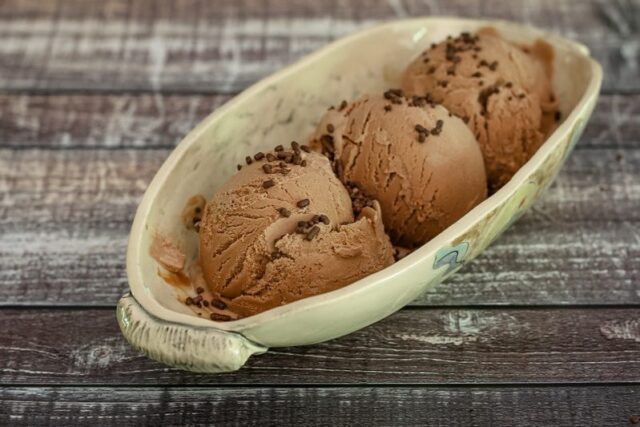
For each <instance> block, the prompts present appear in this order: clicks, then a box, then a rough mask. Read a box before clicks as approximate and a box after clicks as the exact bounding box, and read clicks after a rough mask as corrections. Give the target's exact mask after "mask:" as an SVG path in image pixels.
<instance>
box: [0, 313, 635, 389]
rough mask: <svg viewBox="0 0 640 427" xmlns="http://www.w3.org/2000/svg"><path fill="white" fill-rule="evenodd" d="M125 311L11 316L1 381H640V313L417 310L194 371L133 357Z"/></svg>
mask: <svg viewBox="0 0 640 427" xmlns="http://www.w3.org/2000/svg"><path fill="white" fill-rule="evenodd" d="M114 314H115V312H114V310H112V309H100V310H95V309H94V310H45V309H39V310H29V309H20V310H14V309H3V310H0V321H1V322H0V323H1V324H3V325H10V327H8V328H3V330H2V331H0V354H1V355H2V357H0V383H2V384H4V385H20V384H31V385H47V384H59V385H64V384H69V385H74V384H83V385H91V384H96V385H100V384H105V385H107V384H111V385H114V384H118V385H133V384H139V385H172V384H181V385H206V384H211V385H216V386H222V385H225V384H249V385H257V384H274V383H278V384H334V385H337V384H354V383H367V384H385V383H386V384H489V383H491V384H499V383H509V384H512V383H527V382H545V383H553V384H556V383H563V382H589V383H598V382H639V381H640V308H625V309H622V308H609V309H602V308H598V309H527V310H524V309H504V310H503V309H482V310H442V309H434V310H430V309H407V310H401V311H400V312H398V313H396V314H394V315H393V316H391V317H389V318H387V319H385V320H383V321H381V322H378V323H377V324H375V325H372V326H370V327H368V328H365V329H362V330H360V331H358V332H355V333H353V334H351V335H348V336H346V337H343V338H340V339H337V340H333V341H330V342H327V343H323V344H318V345H314V346H307V347H290V348H282V349H273V350H270V351H269V352H268V353H267V354H265V355H261V356H255V357H253V358H251V359H250V360H249V362H248V363H247V365H246V366H245V367H244V368H242V369H241V370H240V371H238V372H235V373H230V374H224V375H202V374H192V373H187V372H183V371H179V370H177V369H173V368H168V367H166V366H164V365H161V364H159V363H157V362H154V361H152V360H150V359H147V358H146V357H144V356H142V355H139V354H138V353H137V352H136V351H134V350H133V349H131V348H130V347H129V345H128V344H127V343H126V342H125V340H124V338H123V337H122V336H121V335H120V333H119V330H118V326H117V324H116V321H115V318H114Z"/></svg>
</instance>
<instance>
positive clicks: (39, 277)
mask: <svg viewBox="0 0 640 427" xmlns="http://www.w3.org/2000/svg"><path fill="white" fill-rule="evenodd" d="M419 15H455V16H467V17H500V18H505V19H512V20H517V21H523V22H527V23H531V24H533V25H537V26H540V27H543V28H547V29H549V30H552V31H555V32H557V33H559V34H563V35H565V36H568V37H571V38H574V39H576V40H579V41H581V42H583V43H584V44H586V45H588V46H589V47H590V48H591V50H592V52H593V54H594V56H595V57H596V58H597V59H598V60H599V61H600V62H601V63H602V65H603V67H604V72H605V81H604V86H603V90H602V95H601V97H600V100H599V103H598V106H597V108H596V111H595V113H594V116H593V118H592V119H591V122H590V123H589V126H588V128H587V130H586V131H585V135H584V136H583V138H582V139H581V141H580V142H579V144H578V145H577V147H576V149H575V151H574V152H573V153H572V155H571V156H570V158H569V159H568V161H567V163H566V165H565V166H564V168H563V170H562V172H561V173H560V175H559V177H558V179H557V181H556V182H555V184H554V185H553V186H552V187H551V188H550V189H549V190H548V191H547V193H546V195H545V196H544V197H543V198H542V200H541V201H539V202H538V203H537V204H536V205H535V206H534V207H533V208H532V210H531V211H530V212H528V213H527V214H526V215H525V216H524V217H523V218H522V219H521V220H520V221H519V222H518V223H516V224H515V225H514V226H513V227H512V228H511V229H510V230H509V231H508V232H507V233H505V234H504V235H503V237H501V238H500V239H499V241H497V242H496V243H495V244H493V245H492V246H491V247H490V248H489V249H488V250H487V251H486V253H485V254H483V255H482V256H480V257H479V258H478V259H477V260H476V261H474V262H472V263H470V264H469V265H468V266H466V267H465V268H464V269H463V270H462V271H461V272H460V273H458V274H457V275H456V276H455V277H453V278H452V279H450V280H448V281H447V282H446V283H444V284H442V285H440V286H438V287H436V288H435V289H433V290H431V291H430V292H428V293H427V294H425V295H424V296H423V297H421V298H420V299H418V300H416V301H415V302H414V303H413V304H411V305H410V306H408V307H407V308H405V309H404V310H402V311H400V312H398V313H397V314H395V315H393V316H391V317H389V318H387V319H385V320H383V321H381V322H379V323H377V324H375V325H373V326H370V327H368V328H365V329H363V330H361V331H359V332H356V333H353V334H351V335H349V336H346V337H344V338H341V339H337V340H334V341H331V342H327V343H324V344H319V345H314V346H309V347H297V348H283V349H274V350H271V351H269V353H268V354H266V355H262V356H257V357H253V358H252V359H250V361H249V363H248V364H247V366H246V367H244V368H243V369H242V370H240V371H239V372H236V373H231V374H224V375H199V374H191V373H187V372H183V371H180V370H177V369H172V368H168V367H165V366H163V365H161V364H159V363H156V362H154V361H152V360H149V359H147V358H146V357H144V356H142V355H140V354H138V353H137V352H136V351H134V350H132V349H131V348H130V347H129V346H128V344H127V343H126V342H125V340H124V339H123V337H122V336H121V334H120V332H119V330H118V326H117V324H116V320H115V310H114V307H115V303H116V301H117V300H118V298H119V296H120V295H122V294H123V293H124V292H125V291H126V289H127V280H126V276H125V263H124V257H125V247H126V242H127V235H128V232H129V227H130V225H131V221H132V219H133V215H134V211H135V209H136V206H137V204H138V202H139V200H140V197H141V195H142V194H143V192H144V190H145V188H146V186H147V184H148V183H149V181H150V180H151V178H152V177H153V175H154V173H155V171H156V170H157V169H158V167H159V166H160V164H161V163H162V162H163V160H164V159H165V158H166V157H167V155H168V154H169V153H170V151H171V150H172V149H173V147H174V146H175V144H176V143H177V142H178V141H179V140H180V138H181V137H182V136H184V135H185V133H186V132H187V131H189V130H190V129H191V128H192V127H193V126H194V125H195V124H196V123H198V122H199V121H200V120H201V119H202V118H203V117H204V116H205V115H207V114H208V113H209V112H210V111H212V110H213V109H215V108H217V107H218V106H220V105H221V104H223V103H224V102H225V101H227V100H228V99H229V98H230V97H232V96H233V95H235V94H236V93H238V92H239V91H241V90H242V89H243V88H245V87H246V86H247V85H249V84H251V83H252V82H254V81H256V80H257V79H259V78H261V77H263V76H266V75H268V74H270V73H271V72H273V71H275V70H278V69H280V68H281V67H283V66H284V65H286V64H289V63H291V62H293V61H295V60H296V59H297V58H299V57H301V56H302V55H304V54H306V53H308V52H311V51H313V50H315V49H317V48H319V47H321V46H323V45H325V44H326V43H328V42H330V41H331V40H333V39H335V38H337V37H339V36H341V35H343V34H347V33H349V32H352V31H354V30H357V29H359V28H363V27H366V26H369V25H372V24H375V23H377V22H381V21H384V20H388V19H394V18H396V17H407V16H419ZM639 57H640V1H639V0H626V1H618V2H601V3H594V2H590V1H578V0H571V1H562V0H535V1H507V0H504V1H482V2H481V1H463V0H456V1H418V0H415V1H414V0H388V1H386V2H369V1H364V0H357V1H346V0H343V1H340V0H334V1H329V2H320V1H307V2H302V1H288V0H270V1H257V0H219V1H215V2H214V1H197V0H179V1H152V0H132V1H128V0H121V1H118V0H91V1H87V0H85V1H83V0H62V1H46V2H45V1H38V0H32V1H28V0H4V1H0V296H1V298H0V325H1V327H0V384H1V385H2V388H1V389H0V425H33V424H52V425H65V426H66V425H73V424H91V425H101V424H117V425H119V426H121V425H129V424H142V423H151V424H160V423H167V424H178V425H180V424H194V423H210V422H211V423H216V424H226V423H234V422H238V423H240V422H242V423H243V424H250V423H251V422H253V423H259V422H262V423H268V424H271V425H282V424H285V423H297V424H300V425H304V424H310V423H319V424H324V425H340V424H356V425H390V424H400V425H427V424H451V425H465V426H466V425H487V424H504V425H527V426H529V425H599V426H605V425H629V424H631V423H633V422H636V421H638V418H634V417H636V416H640V229H639V225H640V63H639V61H640V60H639Z"/></svg>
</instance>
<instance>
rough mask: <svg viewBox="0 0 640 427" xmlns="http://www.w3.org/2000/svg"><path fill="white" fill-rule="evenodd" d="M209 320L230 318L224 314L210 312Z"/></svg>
mask: <svg viewBox="0 0 640 427" xmlns="http://www.w3.org/2000/svg"><path fill="white" fill-rule="evenodd" d="M211 320H213V321H215V322H228V321H229V320H231V317H230V316H227V315H226V314H220V313H211Z"/></svg>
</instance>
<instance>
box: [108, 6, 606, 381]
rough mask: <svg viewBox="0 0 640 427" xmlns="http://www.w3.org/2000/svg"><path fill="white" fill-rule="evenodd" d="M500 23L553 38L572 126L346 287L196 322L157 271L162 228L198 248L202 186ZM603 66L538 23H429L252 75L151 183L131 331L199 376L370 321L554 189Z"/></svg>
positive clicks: (133, 251)
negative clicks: (444, 223)
mask: <svg viewBox="0 0 640 427" xmlns="http://www.w3.org/2000/svg"><path fill="white" fill-rule="evenodd" d="M485 26H492V27H495V28H496V29H497V30H498V31H499V32H500V33H501V35H502V36H503V37H505V38H507V39H509V40H512V41H514V42H519V43H531V42H533V41H535V40H536V39H538V38H542V39H544V40H546V41H547V42H548V43H549V44H551V45H552V46H553V48H554V50H555V60H554V70H555V72H554V81H553V86H554V89H555V93H556V95H557V98H558V99H559V103H560V110H561V112H562V117H563V121H562V122H561V123H560V125H559V126H558V127H557V129H556V130H555V131H554V132H553V134H552V135H550V136H549V138H548V139H547V141H546V142H545V143H544V145H542V147H541V148H540V149H539V150H538V152H537V153H536V154H535V155H534V156H533V158H531V160H529V162H527V164H525V165H524V166H523V167H522V168H521V169H520V170H519V171H518V173H517V174H516V175H515V176H514V177H513V179H511V181H510V182H509V183H507V184H506V185H505V186H504V187H503V188H502V189H500V190H499V191H498V192H497V193H495V194H494V195H492V196H491V197H489V198H488V199H487V200H485V201H484V202H482V203H481V204H480V205H478V206H476V207H475V208H474V209H473V210H472V211H470V212H469V213H467V214H466V215H465V216H464V217H463V218H461V219H460V220H459V221H457V222H456V223H455V224H453V225H452V226H450V227H449V228H448V229H446V230H445V231H443V232H442V233H441V234H440V235H438V236H437V237H436V238H434V239H433V240H431V241H430V242H428V243H427V244H425V245H424V246H422V247H420V248H419V249H417V250H416V251H414V252H413V253H411V254H410V255H409V256H407V257H406V258H404V259H402V260H400V261H398V262H396V263H395V264H393V265H391V266H390V267H387V268H386V269H384V270H382V271H380V272H378V273H375V274H372V275H370V276H368V277H366V278H364V279H362V280H359V281H358V282H356V283H353V284H351V285H348V286H346V287H344V288H342V289H339V290H336V291H333V292H329V293H326V294H323V295H318V296H315V297H311V298H307V299H303V300H300V301H297V302H294V303H292V304H288V305H285V306H281V307H278V308H275V309H272V310H269V311H266V312H264V313H261V314H258V315H255V316H252V317H248V318H244V319H240V320H236V321H231V322H213V321H211V320H209V319H204V318H202V317H198V316H197V315H196V314H195V313H194V312H193V311H191V310H190V309H189V308H188V307H186V306H185V305H184V303H182V302H180V301H179V300H178V296H177V294H176V289H175V288H174V287H172V286H169V285H168V284H167V283H165V282H164V280H163V279H162V278H161V277H159V275H158V264H157V262H156V261H155V260H154V259H152V258H151V256H150V255H149V247H150V243H151V239H152V238H153V236H154V234H155V233H157V232H161V233H162V234H163V235H167V236H170V237H171V239H173V240H174V241H175V242H177V244H178V245H179V246H180V247H181V248H182V249H183V250H184V251H185V252H186V254H187V258H188V259H194V258H195V257H196V256H197V246H198V245H197V236H196V235H195V233H193V232H188V231H187V230H186V229H185V227H184V226H183V223H182V221H181V212H182V209H183V208H184V206H185V204H186V202H187V200H188V199H189V198H190V197H191V196H193V195H194V194H202V195H204V196H205V197H207V198H210V197H211V196H212V195H213V193H214V192H215V191H216V189H217V188H219V187H220V186H221V185H222V183H223V182H224V181H225V180H226V179H227V178H228V177H229V176H231V175H232V174H233V173H234V172H235V165H236V164H238V163H242V159H244V157H245V156H246V155H247V153H254V152H257V151H259V150H266V149H268V148H270V147H272V146H273V145H274V144H277V143H287V142H288V141H290V140H294V139H295V140H302V139H304V138H306V136H307V135H309V134H310V133H311V131H312V130H313V129H314V126H315V124H316V122H317V121H318V120H319V119H320V117H321V116H322V114H323V113H324V111H325V110H326V108H327V106H329V105H332V104H336V103H339V102H340V100H342V99H354V98H356V97H358V96H360V95H363V94H366V93H376V92H381V91H383V90H385V89H388V88H391V87H399V81H400V76H401V73H402V71H403V70H404V68H405V67H406V65H407V64H409V62H410V61H411V59H413V58H414V57H415V56H416V55H418V54H419V53H420V52H421V51H422V50H424V49H425V48H426V47H428V46H429V44H431V43H432V42H437V41H441V40H443V39H444V38H446V36H448V35H456V34H458V33H460V32H461V31H475V30H477V29H479V28H481V27H485ZM601 80H602V71H601V68H600V66H599V65H598V63H597V62H595V61H594V60H593V59H592V58H591V57H590V56H589V52H588V49H587V48H586V47H584V46H582V45H580V44H577V43H575V42H572V41H569V40H565V39H563V38H561V37H558V36H555V35H550V34H546V33H544V32H543V31H541V30H538V29H535V28H532V27H528V26H523V25H518V24H514V23H508V22H503V21H481V20H467V19H456V18H420V19H410V20H401V21H394V22H390V23H387V24H383V25H379V26H376V27H373V28H371V29H368V30H364V31H361V32H358V33H356V34H353V35H350V36H348V37H345V38H342V39H340V40H338V41H336V42H334V43H332V44H330V45H329V46H327V47H325V48H323V49H321V50H319V51H317V52H316V53H314V54H312V55H309V56H308V57H306V58H304V59H302V60H300V61H299V62H297V63H296V64H293V65H291V66H289V67H287V68H285V69H284V70H282V71H280V72H277V73H276V74H274V75H272V76H270V77H268V78H266V79H264V80H262V81H260V82H258V83H256V84H255V85H253V86H252V87H250V88H249V89H247V90H246V91H244V92H243V93H241V94H240V95H238V96H237V97H235V98H234V99H233V100H231V101H229V102H228V103H227V104H226V105H224V106H223V107H221V108H219V109H217V110H216V111H215V112H214V113H212V114H211V115H210V116H209V117H207V118H206V119H205V120H204V121H203V122H202V123H200V124H199V125H198V126H197V127H196V128H195V129H194V130H193V131H191V132H190V133H189V134H188V135H187V136H186V137H185V138H184V140H183V141H182V142H181V143H180V144H179V145H178V146H177V148H176V149H175V150H174V151H173V153H172V154H171V155H170V156H169V158H168V159H167V160H166V161H165V163H164V165H162V167H161V168H160V170H159V171H158V173H157V174H156V176H155V178H154V179H153V181H152V182H151V184H150V185H149V188H148V189H147V191H146V193H145V195H144V197H143V199H142V202H141V203H140V206H139V208H138V211H137V213H136V216H135V219H134V222H133V226H132V229H131V235H130V238H129V248H128V251H127V274H128V278H129V286H130V289H131V292H130V293H129V294H127V295H125V296H124V297H122V299H121V300H120V302H119V303H118V309H117V317H118V322H119V324H120V327H121V329H122V333H123V334H124V336H125V337H126V338H127V340H128V341H129V342H130V343H131V344H132V345H133V346H134V347H135V348H137V349H140V350H142V351H143V352H145V353H146V354H147V355H148V356H149V357H151V358H153V359H156V360H159V361H161V362H163V363H165V364H167V365H171V366H176V367H180V368H183V369H187V370H190V371H198V372H224V371H232V370H236V369H239V368H240V367H241V366H242V365H243V364H244V363H245V362H246V360H247V358H248V357H249V356H251V355H252V354H256V353H262V352H265V351H267V349H268V348H269V347H282V346H294V345H304V344H313V343H317V342H321V341H326V340H330V339H332V338H336V337H339V336H342V335H345V334H348V333H350V332H353V331H355V330H357V329H360V328H363V327H365V326H367V325H370V324H372V323H374V322H376V321H378V320H380V319H382V318H384V317H386V316H388V315H390V314H391V313H393V312H395V311H397V310H399V309H400V308H402V307H403V306H404V305H406V304H408V303H409V302H411V301H412V300H414V299H415V298H416V297H417V296H419V295H420V294H421V293H423V292H424V291H426V290H427V289H428V288H430V287H432V286H434V285H436V284H438V283H439V282H441V281H442V280H443V279H445V278H446V277H447V276H449V275H451V274H452V273H454V272H455V271H456V270H457V269H459V268H460V267H461V266H462V265H464V264H465V263H466V262H468V261H469V260H471V259H472V258H474V257H475V256H476V255H478V254H479V253H480V252H482V250H483V249H484V248H485V247H487V245H489V243H491V242H492V241H493V240H494V239H495V238H496V237H497V236H498V235H499V234H500V233H501V232H502V231H504V230H505V229H506V228H507V227H508V226H509V225H510V224H511V223H513V222H514V221H515V220H516V219H517V218H518V217H519V216H520V215H521V214H522V213H523V212H524V211H525V210H526V209H527V208H528V207H529V206H531V204H532V203H533V202H534V201H535V200H536V199H537V198H538V197H539V196H540V194H541V193H542V191H543V190H544V189H545V188H546V187H547V186H548V185H549V184H550V183H551V181H552V180H553V179H554V177H555V176H556V174H557V172H558V170H559V169H560V166H561V165H562V163H563V161H564V160H565V158H566V157H567V154H568V153H569V152H570V150H571V148H572V147H573V145H574V144H575V142H576V141H577V139H578V137H579V136H580V134H581V133H582V130H583V128H584V125H585V123H586V122H587V120H588V118H589V116H590V115H591V112H592V110H593V108H594V105H595V103H596V100H597V97H598V92H599V89H600V83H601Z"/></svg>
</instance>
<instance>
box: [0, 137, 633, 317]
mask: <svg viewBox="0 0 640 427" xmlns="http://www.w3.org/2000/svg"><path fill="white" fill-rule="evenodd" d="M167 154H168V150H62V151H59V150H53V151H51V150H19V151H14V150H1V151H0V286H2V289H3V296H4V298H3V299H2V302H0V304H9V305H11V304H27V305H29V304H52V305H64V304H76V305H77V304H88V305H93V304H95V305H113V304H115V302H116V301H117V298H118V297H119V295H121V294H122V293H123V292H124V291H125V289H126V288H127V282H126V274H125V269H124V264H125V263H124V255H125V250H126V241H127V235H128V232H129V227H130V223H131V221H132V219H133V215H134V212H135V209H136V207H137V203H138V202H139V200H140V197H141V195H142V193H143V192H144V190H145V188H146V186H147V184H148V183H149V181H150V179H151V178H152V176H153V174H154V173H155V171H156V170H157V169H158V167H159V166H160V164H161V163H162V161H163V160H164V159H165V157H166V155H167ZM617 155H618V152H617V151H616V150H606V149H605V150H578V151H576V152H574V153H573V154H572V155H571V157H570V158H569V160H568V162H567V164H566V166H565V168H564V169H563V171H562V172H561V174H560V176H559V178H558V180H557V182H556V183H555V184H554V185H553V186H552V187H551V188H550V189H549V190H548V192H547V194H546V195H545V197H544V198H543V199H542V200H541V201H540V202H539V203H537V204H536V205H535V206H534V207H533V209H532V211H531V212H529V213H528V214H526V215H525V216H524V217H523V218H522V219H521V220H520V221H519V222H518V223H517V224H516V225H515V226H514V227H513V228H512V229H511V230H510V231H508V232H507V233H506V234H505V235H504V236H502V237H501V238H500V239H499V241H498V242H497V243H495V244H494V245H493V246H492V247H491V248H489V250H488V251H487V252H486V253H485V254H483V256H481V257H480V258H479V259H477V260H476V261H474V262H472V263H471V264H470V265H468V266H466V267H465V268H464V269H463V270H462V271H461V272H459V273H458V274H457V275H455V276H454V277H453V278H452V279H450V280H449V281H448V282H447V283H445V284H442V285H440V286H438V287H436V288H435V289H433V290H432V291H431V292H429V293H428V294H426V295H425V296H424V297H423V298H421V299H420V300H419V301H418V302H417V304H437V305H440V304H445V305H448V304H453V305H464V304H625V303H639V302H640V288H639V286H640V238H639V236H640V234H639V231H638V222H639V221H640V211H638V209H637V207H638V206H639V205H640V180H638V176H637V171H638V170H640V150H627V151H625V152H624V155H623V157H621V158H620V160H619V161H618V160H617V158H616V156H617Z"/></svg>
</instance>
